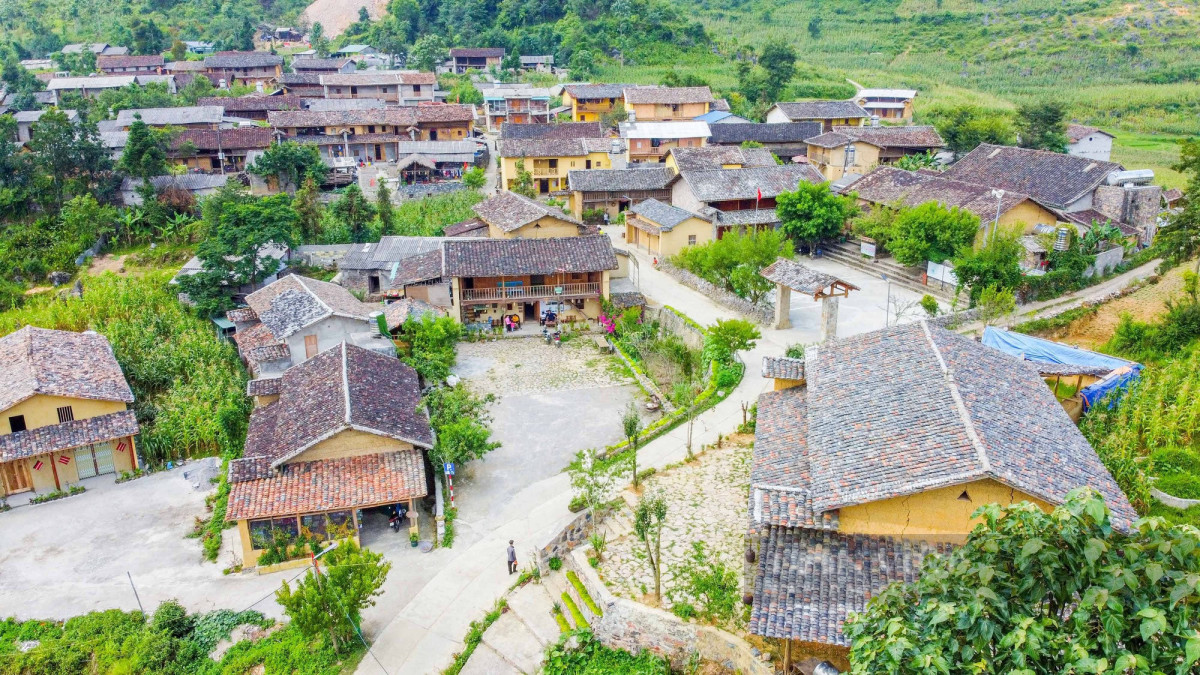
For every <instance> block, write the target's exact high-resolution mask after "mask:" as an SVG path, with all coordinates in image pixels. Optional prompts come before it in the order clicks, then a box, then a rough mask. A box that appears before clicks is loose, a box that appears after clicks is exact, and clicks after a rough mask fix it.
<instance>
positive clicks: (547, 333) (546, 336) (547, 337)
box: [542, 328, 553, 344]
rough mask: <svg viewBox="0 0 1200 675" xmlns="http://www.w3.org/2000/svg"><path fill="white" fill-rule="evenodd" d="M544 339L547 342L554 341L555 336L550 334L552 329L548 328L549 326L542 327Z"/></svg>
mask: <svg viewBox="0 0 1200 675" xmlns="http://www.w3.org/2000/svg"><path fill="white" fill-rule="evenodd" d="M542 339H543V340H545V341H546V344H550V343H551V342H553V338H552V337H551V336H550V329H548V328H543V329H542Z"/></svg>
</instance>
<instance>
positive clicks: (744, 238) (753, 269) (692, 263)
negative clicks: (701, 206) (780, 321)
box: [671, 230, 794, 302]
mask: <svg viewBox="0 0 1200 675" xmlns="http://www.w3.org/2000/svg"><path fill="white" fill-rule="evenodd" d="M793 255H794V250H793V248H792V243H791V241H789V240H788V238H787V235H786V234H784V233H783V232H782V231H780V230H752V231H750V232H748V233H745V234H742V233H739V232H730V233H729V234H726V235H725V236H724V237H721V238H720V239H717V240H715V241H710V242H708V243H706V244H701V245H699V246H688V247H686V248H684V249H683V250H682V251H680V252H679V253H678V254H676V255H675V256H673V257H672V258H671V262H672V264H674V265H676V266H678V267H680V268H682V269H685V270H688V271H689V272H691V273H693V274H695V275H696V276H698V277H700V278H702V279H704V280H706V281H708V282H709V283H712V284H714V285H716V286H719V287H721V288H724V289H725V290H727V291H730V292H731V293H734V294H736V295H738V296H739V297H742V298H745V299H747V300H749V301H751V302H758V301H760V300H762V299H763V298H764V297H766V295H767V294H768V293H769V292H770V291H771V289H772V287H773V286H772V284H771V282H770V281H768V280H766V279H764V278H763V277H762V276H760V275H759V271H761V270H762V268H764V267H766V266H767V265H770V264H771V263H773V262H775V259H776V258H791V257H793Z"/></svg>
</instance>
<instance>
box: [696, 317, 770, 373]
mask: <svg viewBox="0 0 1200 675" xmlns="http://www.w3.org/2000/svg"><path fill="white" fill-rule="evenodd" d="M761 338H762V333H761V332H759V330H758V326H755V325H754V324H753V323H750V322H749V321H746V320H744V319H718V320H717V322H716V323H714V324H713V325H712V326H710V327H709V329H708V330H707V331H705V333H704V358H705V359H707V360H709V361H716V362H717V363H730V362H732V361H733V355H734V353H736V352H740V351H745V350H747V349H754V345H755V344H756V343H757V340H759V339H761Z"/></svg>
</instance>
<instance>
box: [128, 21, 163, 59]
mask: <svg viewBox="0 0 1200 675" xmlns="http://www.w3.org/2000/svg"><path fill="white" fill-rule="evenodd" d="M129 32H130V33H131V34H132V35H133V53H134V54H161V53H162V52H163V50H164V49H166V48H167V45H168V42H167V36H166V35H164V34H163V32H162V29H161V28H159V27H158V24H156V23H154V19H147V20H145V21H142V19H141V17H138V16H135V17H134V18H133V21H131V22H130V24H129Z"/></svg>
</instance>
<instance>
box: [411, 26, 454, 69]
mask: <svg viewBox="0 0 1200 675" xmlns="http://www.w3.org/2000/svg"><path fill="white" fill-rule="evenodd" d="M449 57H450V50H448V49H447V48H446V41H445V40H443V39H442V37H441V36H440V35H436V34H433V33H429V34H426V35H422V36H421V37H419V38H417V41H416V43H415V44H413V46H412V49H411V50H409V53H408V61H409V64H411V66H412V67H413V68H416V69H417V70H433V69H434V68H436V67H437V66H440V65H442V64H443V63H445V62H446V59H447V58H449Z"/></svg>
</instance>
